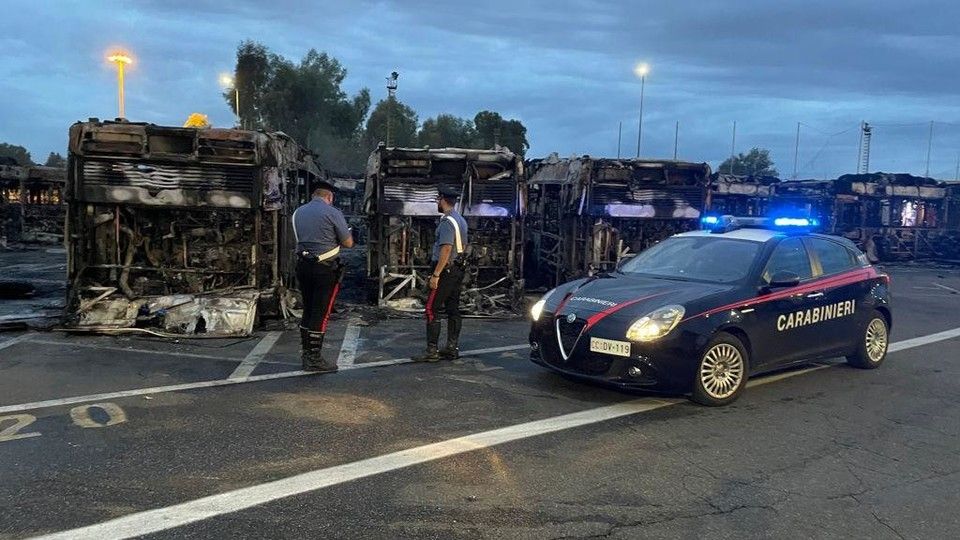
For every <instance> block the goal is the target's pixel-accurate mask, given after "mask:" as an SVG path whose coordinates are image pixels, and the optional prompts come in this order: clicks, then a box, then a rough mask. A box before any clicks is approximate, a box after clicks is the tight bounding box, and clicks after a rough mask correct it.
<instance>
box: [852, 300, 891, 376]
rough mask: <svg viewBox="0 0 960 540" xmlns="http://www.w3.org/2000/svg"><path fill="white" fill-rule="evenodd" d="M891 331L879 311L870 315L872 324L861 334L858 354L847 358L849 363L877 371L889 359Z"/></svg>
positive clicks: (869, 323) (868, 324)
mask: <svg viewBox="0 0 960 540" xmlns="http://www.w3.org/2000/svg"><path fill="white" fill-rule="evenodd" d="M889 345H890V329H889V327H888V326H887V319H886V317H884V316H883V313H880V312H879V311H877V310H874V311H873V313H871V314H870V322H868V323H867V326H866V328H864V330H863V332H862V333H861V334H859V341H858V343H857V352H855V353H853V354H852V355H850V356H848V357H847V363H848V364H850V365H851V366H854V367H858V368H860V369H876V368H878V367H880V364H882V363H883V360H884V359H885V358H886V357H887V347H888V346H889Z"/></svg>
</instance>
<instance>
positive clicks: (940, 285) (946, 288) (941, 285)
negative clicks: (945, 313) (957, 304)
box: [933, 283, 960, 294]
mask: <svg viewBox="0 0 960 540" xmlns="http://www.w3.org/2000/svg"><path fill="white" fill-rule="evenodd" d="M933 286H934V287H940V288H941V289H945V290H948V291H950V292H952V293H956V294H960V291H958V290H957V289H954V288H953V287H947V286H946V285H943V284H941V283H934V284H933Z"/></svg>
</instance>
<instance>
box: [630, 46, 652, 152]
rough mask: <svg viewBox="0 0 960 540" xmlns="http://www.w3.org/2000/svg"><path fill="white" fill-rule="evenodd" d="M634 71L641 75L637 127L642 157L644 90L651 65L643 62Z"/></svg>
mask: <svg viewBox="0 0 960 540" xmlns="http://www.w3.org/2000/svg"><path fill="white" fill-rule="evenodd" d="M633 73H634V74H635V75H636V76H637V77H640V121H639V125H638V127H637V158H638V159H639V158H640V142H641V141H642V140H643V90H644V87H645V86H646V84H647V73H650V65H649V64H647V63H646V62H641V63H639V64H637V65H636V66H635V67H634V68H633Z"/></svg>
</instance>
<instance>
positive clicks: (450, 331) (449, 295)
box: [414, 186, 467, 362]
mask: <svg viewBox="0 0 960 540" xmlns="http://www.w3.org/2000/svg"><path fill="white" fill-rule="evenodd" d="M438 192H439V194H438V196H437V210H438V211H439V212H441V213H442V214H443V216H442V217H441V218H440V223H438V224H437V234H436V240H434V242H433V253H432V258H431V261H432V266H433V273H432V274H431V275H430V278H429V286H430V292H429V296H428V297H427V303H426V305H425V308H426V309H425V311H426V315H427V350H426V351H425V352H424V353H423V354H422V355H420V356H417V357H414V360H415V361H419V362H437V361H439V360H454V359H456V358H459V356H460V349H459V340H460V327H461V325H462V318H461V317H460V286H461V284H462V283H463V275H464V273H465V272H466V253H465V251H466V249H467V221H466V220H465V219H463V216H461V215H460V213H459V212H457V210H456V208H455V207H456V204H457V198H458V194H457V192H456V190H454V189H453V188H450V187H446V186H441V187H440V188H439V189H438ZM441 312H442V313H445V314H446V315H447V343H446V347H445V348H444V349H443V350H442V351H441V350H439V349H438V348H437V346H438V343H439V341H440V318H439V316H438V315H439V314H440V313H441Z"/></svg>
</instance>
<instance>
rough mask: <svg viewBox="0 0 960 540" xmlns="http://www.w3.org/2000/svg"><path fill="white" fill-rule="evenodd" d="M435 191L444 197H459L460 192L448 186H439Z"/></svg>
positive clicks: (454, 198)
mask: <svg viewBox="0 0 960 540" xmlns="http://www.w3.org/2000/svg"><path fill="white" fill-rule="evenodd" d="M437 193H439V194H440V196H441V197H443V198H444V199H453V200H456V199H459V198H460V192H458V191H457V190H456V189H454V188H452V187H450V186H440V187H438V188H437Z"/></svg>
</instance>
